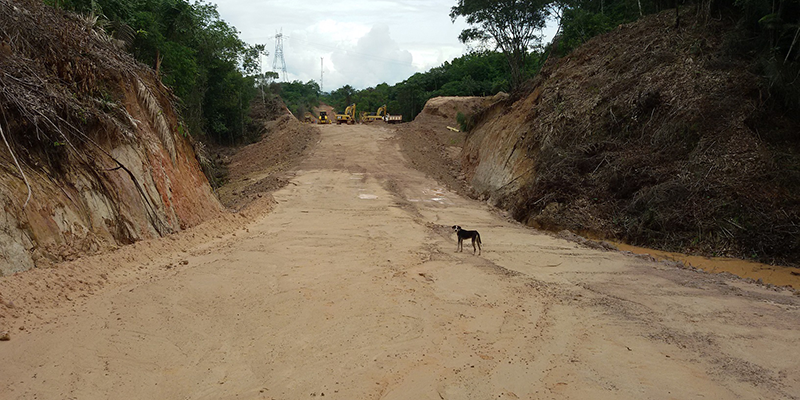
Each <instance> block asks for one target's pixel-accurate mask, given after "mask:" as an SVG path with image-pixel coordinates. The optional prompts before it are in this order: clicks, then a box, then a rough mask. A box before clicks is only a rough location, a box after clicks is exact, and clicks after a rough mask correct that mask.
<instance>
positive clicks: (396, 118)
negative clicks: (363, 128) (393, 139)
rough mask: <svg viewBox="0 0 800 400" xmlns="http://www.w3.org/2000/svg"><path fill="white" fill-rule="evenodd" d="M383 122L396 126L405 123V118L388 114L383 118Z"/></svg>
mask: <svg viewBox="0 0 800 400" xmlns="http://www.w3.org/2000/svg"><path fill="white" fill-rule="evenodd" d="M383 120H384V121H386V123H387V124H396V123H399V122H403V116H402V115H389V114H386V115H384V116H383Z"/></svg>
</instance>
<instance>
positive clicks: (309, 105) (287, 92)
mask: <svg viewBox="0 0 800 400" xmlns="http://www.w3.org/2000/svg"><path fill="white" fill-rule="evenodd" d="M276 90H278V94H280V96H281V99H283V103H284V104H286V107H287V108H288V109H289V111H291V112H292V114H294V116H295V117H297V119H299V120H301V121H302V120H303V117H304V116H305V113H306V111H311V109H313V108H314V107H317V106H318V105H319V96H320V90H319V84H318V83H317V82H314V81H308V82H306V83H303V82H300V81H294V82H285V83H280V84H278V85H277V87H276Z"/></svg>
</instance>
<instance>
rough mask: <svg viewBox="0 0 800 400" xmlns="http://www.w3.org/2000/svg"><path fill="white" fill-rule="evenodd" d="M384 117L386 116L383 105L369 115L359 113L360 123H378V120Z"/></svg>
mask: <svg viewBox="0 0 800 400" xmlns="http://www.w3.org/2000/svg"><path fill="white" fill-rule="evenodd" d="M385 115H386V104H384V105H382V106H381V107H379V108H378V111H375V112H374V113H369V114H368V113H366V112H362V113H361V122H375V121H379V120H382V119H383V117H384V116H385Z"/></svg>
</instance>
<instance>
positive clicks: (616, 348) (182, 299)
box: [0, 126, 800, 400]
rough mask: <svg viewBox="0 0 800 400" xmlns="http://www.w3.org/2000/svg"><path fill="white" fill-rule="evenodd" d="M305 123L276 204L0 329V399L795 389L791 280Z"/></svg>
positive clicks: (759, 395)
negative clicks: (759, 274) (304, 147)
mask: <svg viewBox="0 0 800 400" xmlns="http://www.w3.org/2000/svg"><path fill="white" fill-rule="evenodd" d="M320 129H322V140H321V142H320V143H319V144H318V145H317V146H316V148H315V150H314V152H313V154H311V155H310V157H309V158H308V159H306V161H304V162H303V163H302V165H301V166H300V168H299V169H298V170H297V171H296V172H295V174H294V176H293V177H292V178H291V182H292V183H291V184H289V185H288V186H286V187H285V188H284V189H282V190H280V191H278V192H276V193H275V198H276V199H277V201H278V204H277V205H276V207H275V209H274V210H273V211H272V212H271V213H269V214H265V215H262V216H261V217H259V218H256V219H254V220H252V221H247V223H246V224H245V225H242V226H241V228H239V229H237V230H236V232H235V233H234V234H226V235H220V237H219V238H214V239H213V241H211V242H209V243H206V244H203V245H197V246H194V247H192V248H186V249H182V250H183V251H178V250H174V253H169V252H167V253H164V254H161V255H160V256H158V257H156V258H153V257H152V256H149V258H148V259H147V263H144V261H143V260H138V259H137V256H136V252H134V253H133V255H131V256H129V257H128V261H129V262H127V263H125V264H124V265H120V266H119V267H117V269H115V270H114V271H115V272H114V273H113V274H112V275H113V276H111V277H110V278H108V279H109V280H110V281H111V282H112V283H109V284H106V285H105V286H103V287H102V288H100V289H97V290H96V292H95V293H93V294H91V295H86V297H80V298H77V299H72V300H74V301H72V302H71V305H69V306H64V307H61V308H54V309H51V310H49V311H48V310H39V311H37V312H38V315H39V317H38V318H39V319H40V320H41V322H40V323H37V324H35V325H33V326H29V327H26V328H25V330H24V331H19V332H17V331H16V330H15V331H14V332H12V334H13V336H12V340H11V341H8V342H0V398H2V399H72V398H75V399H110V398H115V399H262V398H263V399H308V398H321V397H323V396H324V398H326V399H348V400H353V399H386V400H390V399H433V400H438V399H786V398H800V372H798V371H800V350H798V348H799V347H800V329H798V328H800V308H799V307H798V306H799V305H800V301H799V300H800V297H798V296H794V295H792V293H790V292H788V291H780V292H777V291H773V290H769V289H766V288H764V287H761V286H757V285H753V284H747V283H744V282H742V281H739V280H735V279H732V278H726V277H722V276H718V275H707V274H702V273H697V272H693V271H690V270H686V269H680V268H677V267H675V266H671V265H667V264H659V263H655V262H651V261H648V260H644V259H641V258H635V257H631V256H628V255H624V254H622V253H618V252H613V251H600V250H592V249H588V248H585V247H582V246H579V245H577V244H575V243H573V242H568V241H565V240H562V239H557V238H554V237H552V236H550V235H546V234H542V233H538V232H536V231H533V230H531V229H527V228H525V227H523V226H521V225H519V224H517V223H514V222H511V221H509V220H508V219H506V218H504V217H503V216H502V215H500V214H499V213H497V212H496V211H493V210H492V209H490V208H489V207H488V206H487V205H485V204H483V203H479V202H475V201H472V200H466V199H463V198H460V197H458V196H456V195H454V194H453V193H450V192H448V191H446V190H444V189H442V188H440V187H439V186H438V185H437V183H436V182H434V181H431V180H429V179H427V178H426V177H425V176H424V175H422V174H421V173H419V172H417V171H414V170H411V169H409V168H408V167H407V166H406V164H405V163H404V161H403V159H402V157H401V155H400V153H399V151H398V150H397V144H396V142H395V141H393V140H391V135H392V134H391V133H390V131H388V130H387V129H385V128H375V127H368V126H352V127H349V126H323V127H320ZM242 223H243V224H244V222H242ZM454 224H459V225H462V226H464V227H465V228H467V229H478V230H479V231H480V232H481V235H482V237H483V242H484V252H483V255H481V256H473V255H472V254H471V253H470V252H468V251H465V252H463V253H455V252H454V250H455V247H456V244H455V237H454V235H453V234H452V233H450V232H449V231H448V228H447V227H449V226H450V225H454ZM192 236H194V235H193V234H192ZM169 240H170V239H169V238H167V239H163V241H169ZM164 248H166V249H169V248H171V247H169V246H165V247H164ZM470 250H471V249H470ZM179 259H185V261H187V262H185V263H175V264H174V265H173V264H170V262H171V261H170V260H179ZM164 260H166V261H164ZM165 262H166V264H165ZM161 265H166V267H164V268H162V267H160V266H161ZM75 273H80V269H76V270H75ZM3 279H5V281H2V282H0V288H2V287H3V286H2V285H6V286H8V287H15V286H13V285H12V283H13V282H11V280H13V279H21V278H15V277H13V276H12V277H8V278H3ZM32 284H33V283H32ZM48 286H50V285H48ZM15 290H18V288H17V289H15ZM42 290H45V288H44V287H43V288H42ZM20 318H25V317H24V316H22V317H20Z"/></svg>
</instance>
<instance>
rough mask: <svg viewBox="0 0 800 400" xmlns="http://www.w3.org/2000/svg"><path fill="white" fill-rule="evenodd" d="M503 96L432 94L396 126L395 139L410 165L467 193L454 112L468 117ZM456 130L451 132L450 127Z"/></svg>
mask: <svg viewBox="0 0 800 400" xmlns="http://www.w3.org/2000/svg"><path fill="white" fill-rule="evenodd" d="M503 98H505V96H504V95H503V94H500V95H496V96H493V97H434V98H432V99H430V100H428V102H427V103H425V107H424V108H423V109H422V112H420V113H419V115H417V117H416V118H415V119H414V121H412V122H410V123H408V124H403V125H400V126H399V127H398V128H397V132H398V135H397V140H399V142H400V146H401V149H402V150H403V153H404V154H405V155H406V157H408V159H409V161H410V162H411V164H412V165H413V166H414V168H416V169H418V170H420V171H422V172H424V173H426V174H427V175H428V176H430V177H432V178H434V179H436V180H437V181H439V182H441V183H443V184H445V185H446V186H448V187H449V188H451V189H453V190H456V191H458V192H459V193H462V194H469V193H471V188H470V187H469V185H468V184H467V182H466V176H465V175H464V173H463V172H462V168H461V148H462V147H463V146H464V139H465V137H466V134H465V133H464V132H460V131H458V129H459V123H458V121H457V120H456V117H457V115H458V113H462V114H464V115H465V116H467V117H469V116H472V115H475V114H477V113H479V112H480V111H481V110H483V109H485V108H486V107H489V106H490V105H491V104H494V103H495V102H497V101H499V100H501V99H503ZM448 127H449V128H454V129H456V130H455V131H454V130H453V129H449V128H448Z"/></svg>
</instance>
